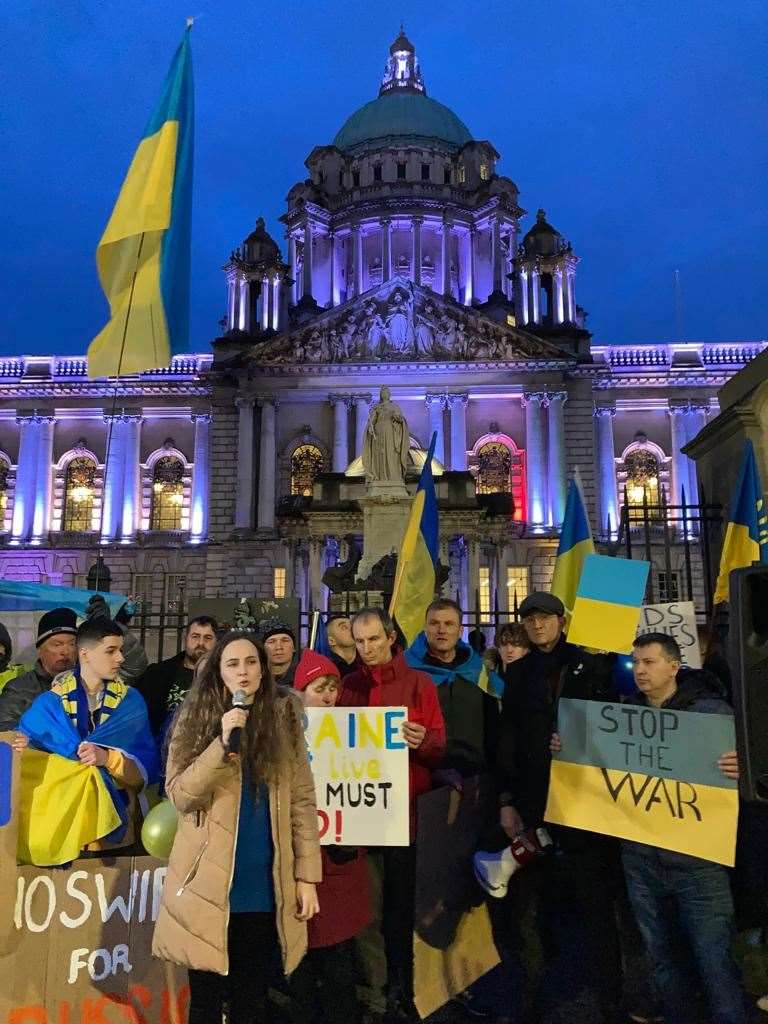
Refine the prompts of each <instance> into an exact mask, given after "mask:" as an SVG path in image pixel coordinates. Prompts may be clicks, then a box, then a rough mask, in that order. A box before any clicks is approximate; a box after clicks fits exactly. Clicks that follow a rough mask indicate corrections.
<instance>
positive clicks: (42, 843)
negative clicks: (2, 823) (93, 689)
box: [18, 677, 160, 865]
mask: <svg viewBox="0 0 768 1024" xmlns="http://www.w3.org/2000/svg"><path fill="white" fill-rule="evenodd" d="M70 678H74V677H64V679H63V682H61V681H60V680H61V679H62V677H59V679H58V680H57V682H56V683H55V684H54V685H55V686H59V687H60V688H61V689H62V692H61V693H59V692H56V691H54V690H50V691H48V692H47V693H43V694H41V695H40V696H39V697H38V698H37V699H36V700H35V701H34V702H33V703H32V706H31V707H30V708H29V709H28V710H27V711H25V712H24V714H23V715H22V716H21V720H20V721H19V725H18V730H19V732H22V733H24V734H25V735H26V736H28V737H29V741H30V749H29V750H27V751H25V753H24V757H23V759H22V775H21V795H20V807H21V811H20V816H19V841H18V852H19V860H21V861H22V862H23V863H29V864H38V865H53V864H66V863H67V862H68V861H71V860H74V859H75V858H76V857H77V856H78V855H79V853H80V851H81V850H82V849H83V847H85V846H87V845H88V844H89V843H93V842H96V840H100V839H106V840H108V841H110V842H119V841H120V839H121V838H122V835H123V833H124V832H125V828H126V824H127V814H126V812H127V796H126V794H125V793H124V792H123V791H122V790H119V789H118V788H117V786H116V785H115V782H114V780H113V778H112V777H111V776H110V775H109V773H108V772H107V771H106V769H105V768H94V767H88V766H86V765H82V764H81V763H80V762H79V761H78V759H77V748H78V746H79V745H80V743H81V736H80V734H79V733H78V730H77V727H76V725H75V721H76V715H77V712H76V708H75V705H76V703H77V702H76V700H75V698H74V697H73V692H74V691H73V690H72V688H71V687H68V686H67V685H66V683H67V682H68V679H70ZM110 692H112V693H113V696H112V697H110ZM110 705H111V706H110ZM107 708H108V710H109V714H108V715H106V717H105V716H104V712H102V720H101V721H100V723H99V725H97V726H96V728H95V729H94V730H93V731H92V732H91V733H90V734H89V735H88V740H89V742H92V743H95V744H97V745H98V746H102V747H107V748H111V749H114V750H119V751H120V752H121V753H122V754H125V755H127V756H128V757H130V758H131V759H132V760H133V761H134V762H135V764H136V765H137V766H138V768H139V771H140V772H141V775H142V776H143V778H144V783H145V785H146V784H148V783H151V782H154V781H155V780H156V779H157V776H158V771H159V761H160V759H159V754H158V751H157V747H156V745H155V742H154V740H153V738H152V734H151V732H150V728H149V719H148V717H147V709H146V705H145V704H144V701H143V699H142V697H141V694H139V693H138V691H136V690H133V689H131V688H130V687H128V686H126V685H125V684H124V683H122V682H118V681H114V682H111V683H109V684H108V685H107V694H106V696H105V700H104V709H107Z"/></svg>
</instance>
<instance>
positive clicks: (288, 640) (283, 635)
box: [256, 618, 296, 686]
mask: <svg viewBox="0 0 768 1024" xmlns="http://www.w3.org/2000/svg"><path fill="white" fill-rule="evenodd" d="M256 628H257V635H258V638H259V640H261V642H262V643H263V644H264V649H265V651H266V652H267V662H268V664H269V671H270V672H271V673H272V678H273V679H274V680H275V682H276V683H279V684H280V685H281V686H293V674H294V672H295V671H296V637H295V636H294V633H293V630H292V629H291V627H290V626H287V625H286V624H285V623H284V622H281V621H280V619H277V618H268V619H262V620H261V621H260V622H259V624H258V626H257V627H256Z"/></svg>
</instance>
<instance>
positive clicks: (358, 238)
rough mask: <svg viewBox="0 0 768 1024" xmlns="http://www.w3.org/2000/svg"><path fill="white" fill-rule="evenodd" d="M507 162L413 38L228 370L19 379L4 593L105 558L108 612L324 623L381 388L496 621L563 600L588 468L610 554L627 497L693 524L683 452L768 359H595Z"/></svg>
mask: <svg viewBox="0 0 768 1024" xmlns="http://www.w3.org/2000/svg"><path fill="white" fill-rule="evenodd" d="M499 161H500V156H499V154H498V153H497V151H496V150H495V148H494V147H493V145H492V143H490V142H488V141H485V140H477V139H474V138H473V136H472V134H471V132H470V131H469V129H468V128H467V127H466V125H465V124H464V123H463V122H462V121H461V120H459V118H458V117H457V116H456V115H455V114H454V113H453V112H452V111H450V110H449V109H448V108H446V107H445V106H443V105H442V104H440V103H438V102H437V101H436V100H434V99H432V98H431V97H429V96H428V95H427V91H426V87H425V83H424V78H423V75H422V73H421V69H420V67H419V63H418V60H417V57H416V53H415V50H414V48H413V46H412V44H411V43H410V42H409V41H408V39H407V38H405V36H404V35H402V34H401V35H400V36H399V37H398V39H396V40H395V42H394V43H393V44H392V46H391V48H390V53H389V55H388V58H387V62H386V70H385V74H384V78H383V81H382V83H381V88H380V92H379V95H378V96H377V97H376V98H375V99H373V100H372V101H371V102H369V103H367V104H365V105H364V106H363V107H361V108H360V109H359V110H357V111H356V112H355V113H353V114H352V116H351V117H350V118H348V120H347V121H346V123H345V124H344V125H343V126H342V128H341V129H340V131H339V132H338V133H337V135H336V137H335V138H334V140H333V142H332V143H331V144H330V145H323V146H317V147H315V149H313V151H312V152H311V153H310V154H309V156H308V158H307V161H306V166H307V169H308V172H309V176H308V177H307V178H306V179H305V180H302V181H301V182H299V183H298V184H296V185H294V186H293V188H291V189H290V191H289V193H288V199H287V209H286V212H285V214H284V216H283V217H282V218H281V219H282V221H283V224H284V228H285V236H286V242H287V245H286V250H287V251H286V257H285V258H284V255H283V252H282V251H281V248H280V246H279V245H278V244H277V243H276V242H275V241H274V240H273V238H272V237H271V236H270V235H269V233H268V232H267V230H266V227H265V225H264V223H263V221H261V220H259V221H258V222H257V224H256V227H255V229H254V231H253V232H252V233H251V234H250V235H249V236H248V237H247V238H246V239H245V241H244V242H243V243H242V245H241V246H240V247H239V248H237V249H236V250H235V251H233V253H232V254H231V256H230V258H229V260H228V261H227V263H226V265H225V267H224V275H225V281H226V301H227V307H226V314H225V317H224V318H223V320H222V321H221V333H220V336H219V337H217V338H216V339H215V340H214V342H213V345H212V348H213V354H212V355H211V354H207V355H189V356H179V357H176V358H175V359H174V361H173V365H172V366H171V367H170V368H168V369H165V370H161V371H153V372H150V373H145V374H142V375H140V376H137V377H132V378H125V379H123V380H122V381H121V382H120V385H119V388H118V389H117V392H115V388H114V384H113V382H108V381H90V380H88V378H87V376H86V373H85V360H84V359H77V358H71V357H67V358H59V357H56V356H51V357H19V358H6V359H3V360H0V396H1V397H2V404H1V405H0V573H2V575H4V576H7V577H11V578H16V579H19V578H21V579H40V578H44V579H47V580H49V581H50V582H62V583H64V584H72V583H75V584H77V583H85V580H86V578H87V573H88V571H89V569H90V568H91V567H92V565H93V563H94V561H95V558H96V555H97V554H98V553H99V552H101V554H102V555H103V558H104V562H105V563H106V564H107V566H108V568H109V571H110V574H111V586H112V589H114V590H121V591H124V592H132V593H139V594H142V595H144V596H145V597H147V598H148V599H150V598H151V600H152V602H153V603H154V604H155V605H157V604H162V603H163V602H169V601H174V600H176V599H177V598H178V594H179V592H180V589H182V590H183V591H184V593H185V594H186V596H187V597H197V596H209V597H214V596H238V595H241V594H249V595H250V594H255V595H259V596H264V597H266V596H271V595H274V596H282V595H286V596H291V595H296V596H299V597H300V598H301V600H302V602H303V604H304V605H305V607H306V606H310V605H311V606H313V607H318V606H320V607H325V606H326V603H327V601H328V592H327V588H325V587H324V585H323V583H322V576H323V573H324V571H325V569H327V568H328V567H329V566H332V565H334V564H336V563H337V562H339V561H341V562H343V561H344V560H345V559H346V557H347V555H348V549H349V544H350V539H351V538H355V537H359V535H360V533H361V530H362V512H361V510H360V508H359V506H358V504H357V499H358V498H359V497H360V496H361V494H362V481H361V478H360V466H359V455H360V448H361V441H362V434H363V430H364V426H365V423H366V420H367V416H368V412H369V409H370V404H371V402H372V401H375V400H376V398H377V396H378V391H379V389H380V387H381V386H382V385H384V384H386V385H388V386H389V387H390V388H391V390H392V394H393V398H394V400H395V401H397V402H398V403H399V404H400V406H401V407H402V409H403V411H404V413H405V415H406V418H407V420H408V424H409V428H410V432H411V446H412V462H413V474H412V485H413V486H415V479H416V475H417V470H418V467H419V465H420V460H421V461H422V462H423V457H424V456H423V453H424V450H425V449H426V448H427V447H428V445H429V440H430V437H431V436H432V434H433V433H436V435H437V447H436V459H437V461H438V463H439V465H440V469H441V470H442V472H441V473H440V476H439V477H438V497H439V500H440V505H441V544H442V561H443V563H444V564H445V565H446V566H449V567H450V577H449V580H448V582H447V584H446V587H447V591H448V592H450V593H451V594H458V595H459V596H460V598H461V600H462V601H463V602H464V604H465V605H466V606H468V607H472V608H474V607H475V606H480V607H481V609H482V610H483V613H484V614H485V613H487V612H488V611H489V610H490V609H491V608H492V607H493V605H494V604H496V605H497V606H498V608H499V609H500V610H501V611H502V612H503V611H505V610H507V609H509V608H511V607H512V605H513V603H514V600H515V598H516V599H517V600H518V601H519V600H520V599H521V598H522V597H523V596H524V594H525V592H526V590H527V589H528V588H531V587H543V586H546V585H547V584H548V582H549V579H550V576H551V571H552V563H553V560H554V551H555V547H556V537H557V532H558V528H559V526H560V524H561V522H562V518H563V513H564V507H565V495H566V488H567V480H568V478H569V476H570V475H571V474H572V473H573V472H574V470H575V469H576V468H577V467H578V469H579V472H580V476H581V479H582V482H583V486H584V491H585V495H586V498H587V502H588V506H589V511H590V515H591V517H592V523H593V529H594V531H595V534H596V536H597V537H598V538H604V539H606V540H608V539H610V538H611V537H615V535H616V531H617V525H618V520H619V506H620V501H621V497H622V495H623V494H624V493H625V489H626V494H627V495H628V498H629V501H630V503H635V504H642V501H643V496H644V495H645V496H646V499H647V500H648V501H650V502H651V503H655V502H658V501H660V500H661V498H662V495H663V496H664V498H665V499H666V501H667V502H668V503H670V504H679V503H680V500H681V497H682V494H683V492H684V493H685V496H686V500H687V501H688V502H689V503H691V504H695V503H696V501H697V498H698V495H697V482H696V475H695V472H694V467H693V463H692V462H691V461H690V459H689V458H688V457H687V455H685V454H683V453H682V451H681V448H682V447H683V446H684V445H685V444H687V443H688V442H689V441H690V440H691V439H692V438H694V437H695V436H696V435H698V434H699V433H700V431H701V430H702V429H703V428H704V427H705V426H706V424H707V423H708V421H709V420H710V419H711V418H712V417H714V416H716V415H717V413H718V404H717V391H718V389H719V388H721V387H722V386H723V385H724V384H725V383H726V382H727V381H728V379H729V378H730V377H731V376H732V375H733V374H734V373H736V372H737V371H738V370H740V369H741V368H742V367H744V366H745V365H746V364H748V363H749V362H750V361H751V360H752V359H753V358H754V357H756V356H757V355H759V353H760V352H761V351H762V350H763V348H764V347H765V345H764V343H762V342H757V341H756V342H754V343H750V344H744V343H728V342H723V343H722V344H710V343H697V342H680V343H656V342H648V343H647V344H640V345H631V346H628V345H613V344H611V343H610V342H609V341H603V340H600V339H594V338H592V336H591V334H590V332H589V330H588V329H587V325H586V321H587V315H586V313H585V311H584V310H583V309H582V308H581V306H579V305H578V302H577V265H578V257H577V255H576V253H575V251H574V248H573V247H572V245H571V244H570V243H569V242H568V241H567V240H566V239H565V237H564V236H563V235H562V234H561V233H560V232H559V231H557V230H556V229H555V228H553V227H552V226H551V225H550V224H549V223H548V221H547V218H546V215H545V213H544V211H543V210H539V211H538V213H537V215H536V217H535V220H534V222H533V224H532V226H531V227H530V228H529V229H528V230H525V224H524V219H525V217H526V211H525V210H524V209H523V208H522V206H521V205H520V202H519V194H518V189H517V187H516V186H515V184H514V182H513V181H512V180H511V179H510V178H508V177H505V176H504V175H502V174H500V173H499V172H498V170H497V166H498V163H499ZM596 301H599V297H596ZM107 448H109V451H108V452H107ZM680 557H681V556H680ZM675 558H676V561H675V563H674V565H673V567H672V574H673V575H674V574H675V573H679V572H680V571H681V569H680V561H679V558H678V556H677V555H675ZM666 573H667V576H669V568H667V570H666ZM659 585H660V587H661V581H660V584H659ZM675 585H676V584H675V581H674V579H673V578H672V577H671V576H670V577H669V578H668V579H665V581H664V586H665V587H666V594H667V596H669V595H673V594H674V588H675ZM659 596H660V597H664V596H665V594H664V593H662V592H661V591H660V593H659Z"/></svg>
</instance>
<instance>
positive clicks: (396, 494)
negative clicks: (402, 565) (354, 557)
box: [357, 484, 412, 580]
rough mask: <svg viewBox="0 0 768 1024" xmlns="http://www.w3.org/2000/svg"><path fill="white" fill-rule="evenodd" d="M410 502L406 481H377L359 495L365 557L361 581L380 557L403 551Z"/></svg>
mask: <svg viewBox="0 0 768 1024" xmlns="http://www.w3.org/2000/svg"><path fill="white" fill-rule="evenodd" d="M411 501H412V499H411V498H410V497H409V495H408V491H407V490H406V488H405V486H404V485H403V484H399V485H397V484H376V485H375V488H374V489H372V490H369V491H368V493H366V495H365V497H362V498H358V504H359V506H360V508H361V509H362V510H363V557H362V559H361V561H360V565H359V566H358V570H357V579H358V580H365V579H367V578H368V576H369V575H370V573H371V570H372V569H373V567H374V565H375V564H376V563H377V562H378V561H379V560H380V559H382V558H384V557H385V556H386V555H389V554H391V553H392V552H393V551H394V552H395V553H397V552H398V551H399V550H400V546H401V545H402V543H403V536H404V535H405V527H406V523H407V522H408V514H409V512H410V510H411Z"/></svg>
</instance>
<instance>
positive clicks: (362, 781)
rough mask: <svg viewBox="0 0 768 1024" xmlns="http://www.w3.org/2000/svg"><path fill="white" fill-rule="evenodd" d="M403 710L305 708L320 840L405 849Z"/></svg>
mask: <svg viewBox="0 0 768 1024" xmlns="http://www.w3.org/2000/svg"><path fill="white" fill-rule="evenodd" d="M407 714H408V712H407V709H406V708H306V709H305V726H304V730H305V736H306V739H307V749H308V750H309V757H310V762H311V765H312V774H313V775H314V777H315V793H316V796H317V814H318V819H319V826H320V842H321V843H322V844H323V845H330V844H333V843H336V844H341V845H343V846H408V843H409V841H410V832H409V796H408V746H407V744H406V742H405V740H404V739H403V735H402V727H403V723H404V722H406V721H407Z"/></svg>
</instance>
